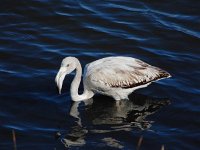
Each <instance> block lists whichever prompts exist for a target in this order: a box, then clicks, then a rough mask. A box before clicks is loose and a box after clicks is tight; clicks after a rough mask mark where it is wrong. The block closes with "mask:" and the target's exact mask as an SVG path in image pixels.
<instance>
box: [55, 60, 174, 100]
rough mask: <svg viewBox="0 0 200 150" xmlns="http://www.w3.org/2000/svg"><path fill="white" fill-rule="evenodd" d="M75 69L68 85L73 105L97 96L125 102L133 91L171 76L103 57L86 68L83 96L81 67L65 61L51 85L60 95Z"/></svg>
mask: <svg viewBox="0 0 200 150" xmlns="http://www.w3.org/2000/svg"><path fill="white" fill-rule="evenodd" d="M75 69H76V75H75V77H74V79H73V81H72V83H71V87H70V94H71V98H72V100H73V101H82V100H86V99H89V98H91V97H93V96H94V94H95V93H100V94H103V95H107V96H110V97H113V98H114V99H115V100H122V99H128V95H129V94H131V93H132V92H133V91H135V90H136V89H140V88H144V87H147V86H148V85H149V84H150V83H152V82H153V81H157V80H160V79H163V78H169V77H171V75H170V74H169V73H168V72H166V71H164V70H162V69H160V68H158V67H154V66H151V65H149V64H147V63H145V62H143V61H141V60H139V59H136V58H132V57H123V56H116V57H106V58H102V59H99V60H96V61H93V62H91V63H89V64H87V65H86V66H85V68H84V74H83V86H84V91H83V94H81V95H80V94H79V93H78V88H79V85H80V82H81V76H82V67H81V64H80V62H79V60H78V59H77V58H75V57H66V58H64V59H63V61H62V63H61V67H60V70H59V71H58V73H57V75H56V78H55V81H56V84H57V86H58V89H59V93H61V89H62V85H63V80H64V78H65V76H66V75H67V74H69V73H71V72H72V71H74V70H75Z"/></svg>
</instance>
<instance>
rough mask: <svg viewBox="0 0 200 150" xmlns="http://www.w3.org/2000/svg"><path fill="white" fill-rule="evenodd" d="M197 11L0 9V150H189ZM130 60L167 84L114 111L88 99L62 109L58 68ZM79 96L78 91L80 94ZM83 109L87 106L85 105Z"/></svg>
mask: <svg viewBox="0 0 200 150" xmlns="http://www.w3.org/2000/svg"><path fill="white" fill-rule="evenodd" d="M199 6H200V3H199V2H197V1H194V0H190V1H179V0H176V1H173V2H172V1H167V0H166V1H162V2H158V1H151V2H150V1H147V0H142V1H133V0H123V1H122V0H105V1H97V0H94V1H89V0H66V1H64V0H59V1H55V0H43V1H42V0H29V1H25V0H24V1H23V0H21V1H15V0H12V1H11V0H2V1H1V2H0V18H1V19H0V74H1V78H0V84H1V86H0V91H1V93H0V149H1V150H10V149H13V142H12V131H13V130H14V131H15V134H16V142H17V148H18V150H27V149H29V150H32V149H33V150H35V149H37V150H44V149H45V150H46V149H49V150H53V149H57V150H60V149H103V148H104V149H136V147H137V145H138V140H139V139H142V143H141V147H140V149H161V146H162V145H164V147H165V149H173V150H178V149H181V150H183V149H198V148H199V138H200V130H199V125H200V122H199V115H200V111H199V110H200V107H199V106H200V105H199V104H200V103H199V96H200V90H199V89H200V85H199V83H200V80H199V76H200V72H199V70H200V67H199V64H200V62H199V59H200V55H199V47H200V44H199V43H200V30H199V27H200V17H199V15H200V11H199ZM117 55H122V56H131V57H136V58H139V59H142V60H143V61H146V62H148V63H150V64H152V65H155V66H158V67H161V68H163V69H165V70H167V71H168V72H170V73H171V74H172V76H173V77H172V78H170V79H166V80H161V81H159V82H156V83H153V84H151V85H150V86H149V87H147V88H144V89H141V90H138V91H136V92H135V93H134V94H132V95H131V98H130V101H123V102H122V103H121V105H120V107H116V104H115V101H113V100H112V99H111V98H108V97H105V96H100V95H97V96H95V97H94V98H93V100H90V101H87V102H86V104H84V103H80V104H79V103H72V101H71V99H70V96H69V87H70V83H71V80H72V79H73V74H72V75H70V76H68V77H67V78H66V80H65V82H64V88H63V94H62V95H59V94H58V92H57V90H56V86H55V82H54V78H55V75H56V73H57V71H58V69H59V66H60V62H61V60H62V59H63V58H64V57H66V56H75V57H77V58H78V59H79V60H80V61H81V63H82V65H83V66H84V65H85V64H86V63H89V62H91V61H94V60H96V59H99V58H102V57H106V56H117ZM81 91H82V87H81V88H80V92H81ZM92 101H93V102H92Z"/></svg>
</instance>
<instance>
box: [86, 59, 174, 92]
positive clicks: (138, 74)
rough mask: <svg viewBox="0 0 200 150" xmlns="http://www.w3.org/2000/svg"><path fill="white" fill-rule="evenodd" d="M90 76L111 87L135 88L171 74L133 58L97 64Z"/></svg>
mask: <svg viewBox="0 0 200 150" xmlns="http://www.w3.org/2000/svg"><path fill="white" fill-rule="evenodd" d="M130 60H131V61H130ZM94 66H95V64H94ZM94 66H93V67H94ZM89 77H90V79H91V80H93V81H95V82H100V83H103V84H105V85H106V86H109V87H116V88H117V87H120V88H133V87H136V86H140V85H144V84H147V83H149V82H152V81H156V80H159V79H162V78H168V77H170V74H169V73H168V72H166V71H164V70H162V69H160V68H157V67H154V66H151V65H149V64H147V63H145V62H143V61H141V60H138V59H133V58H132V59H129V60H127V59H125V60H122V61H120V60H116V59H113V60H110V61H109V62H107V63H106V62H103V63H102V64H101V63H100V64H99V65H96V66H95V69H93V71H92V73H91V74H90V75H89Z"/></svg>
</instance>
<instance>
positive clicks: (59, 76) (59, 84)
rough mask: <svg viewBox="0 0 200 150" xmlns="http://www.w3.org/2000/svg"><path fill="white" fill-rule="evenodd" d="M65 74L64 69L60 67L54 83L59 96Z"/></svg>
mask: <svg viewBox="0 0 200 150" xmlns="http://www.w3.org/2000/svg"><path fill="white" fill-rule="evenodd" d="M66 74H67V70H66V68H65V67H61V68H60V70H59V71H58V73H57V75H56V78H55V82H56V85H57V87H58V92H59V94H61V90H62V85H63V81H64V78H65V76H66Z"/></svg>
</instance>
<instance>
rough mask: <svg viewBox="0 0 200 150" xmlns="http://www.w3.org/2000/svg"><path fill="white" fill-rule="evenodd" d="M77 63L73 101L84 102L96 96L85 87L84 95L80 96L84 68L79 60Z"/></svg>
mask: <svg viewBox="0 0 200 150" xmlns="http://www.w3.org/2000/svg"><path fill="white" fill-rule="evenodd" d="M75 63H76V75H75V77H74V79H73V81H72V83H71V87H70V93H71V98H72V100H73V101H82V100H86V99H89V98H91V97H92V96H93V95H94V94H93V92H92V91H88V90H87V89H86V88H85V87H84V92H83V94H81V95H79V94H78V88H79V85H80V82H81V75H82V67H81V64H80V62H79V61H78V60H77V61H76V62H75Z"/></svg>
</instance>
